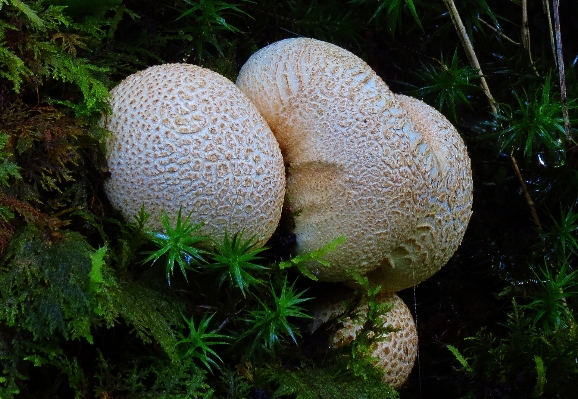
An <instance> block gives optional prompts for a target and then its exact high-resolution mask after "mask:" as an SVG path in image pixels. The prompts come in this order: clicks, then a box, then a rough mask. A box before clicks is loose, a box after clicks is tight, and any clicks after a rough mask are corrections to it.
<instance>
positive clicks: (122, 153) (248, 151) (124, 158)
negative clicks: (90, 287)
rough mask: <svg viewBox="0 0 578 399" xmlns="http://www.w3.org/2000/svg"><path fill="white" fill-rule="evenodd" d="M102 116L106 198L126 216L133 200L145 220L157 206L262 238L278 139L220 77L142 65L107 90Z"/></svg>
mask: <svg viewBox="0 0 578 399" xmlns="http://www.w3.org/2000/svg"><path fill="white" fill-rule="evenodd" d="M110 107H111V110H112V114H111V115H110V116H107V117H106V118H105V119H104V125H105V127H106V128H107V129H108V130H110V131H111V132H112V133H113V134H112V135H111V136H110V137H109V140H108V142H107V159H108V165H109V168H110V173H111V177H110V179H108V180H107V181H106V182H105V190H106V193H107V195H108V197H109V199H110V201H111V203H112V205H113V206H115V207H116V208H118V209H120V211H121V212H122V213H123V215H124V216H125V217H126V218H128V219H130V218H132V217H134V216H135V215H137V213H138V211H139V209H140V208H141V206H142V205H144V206H145V208H146V210H147V211H148V212H150V213H151V219H150V223H151V225H150V228H151V229H153V230H154V229H156V230H161V229H162V224H161V218H160V213H161V211H165V212H166V213H167V214H168V216H169V218H170V219H171V221H172V220H174V219H175V217H176V215H177V214H178V212H179V209H181V207H182V212H183V214H184V215H188V214H189V213H190V212H192V215H191V219H192V220H195V221H197V222H202V223H204V226H203V227H202V228H201V229H200V230H199V234H202V235H208V236H211V237H213V238H214V239H218V240H222V238H223V237H224V234H225V231H227V232H228V233H229V234H235V233H237V232H239V231H241V230H243V229H244V230H247V231H248V232H250V234H251V235H254V236H255V240H256V241H257V244H258V245H262V244H264V243H265V241H267V239H268V238H269V237H270V236H271V235H272V234H273V231H274V230H275V228H276V227H277V224H278V222H279V218H280V216H281V207H282V205H283V197H284V190H285V170H284V165H283V159H282V156H281V152H280V150H279V145H278V144H277V141H276V139H275V137H274V136H273V134H272V132H271V130H270V129H269V127H268V126H267V123H266V122H265V120H264V119H263V118H262V117H261V115H260V114H259V112H258V111H257V110H256V109H255V107H254V106H253V104H252V103H251V101H249V100H248V99H247V97H246V96H245V95H244V94H243V93H242V92H241V91H240V90H238V89H237V87H236V86H235V85H234V84H233V83H232V82H230V81H229V80H227V79H226V78H225V77H223V76H221V75H219V74H217V73H215V72H212V71H210V70H208V69H204V68H201V67H197V66H194V65H188V64H165V65H159V66H153V67H150V68H148V69H146V70H144V71H141V72H138V73H136V74H134V75H131V76H129V77H127V78H126V79H125V80H124V81H123V82H121V83H120V84H119V85H118V86H117V87H115V88H114V89H113V90H112V92H111V99H110Z"/></svg>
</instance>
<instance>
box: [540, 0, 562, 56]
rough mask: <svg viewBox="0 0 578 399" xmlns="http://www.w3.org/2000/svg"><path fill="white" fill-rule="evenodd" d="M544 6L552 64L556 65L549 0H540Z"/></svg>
mask: <svg viewBox="0 0 578 399" xmlns="http://www.w3.org/2000/svg"><path fill="white" fill-rule="evenodd" d="M542 6H543V7H544V14H546V17H548V28H549V30H550V45H551V46H552V55H553V56H554V65H556V67H558V64H557V62H556V44H555V43H554V27H553V26H552V13H551V12H550V0H542Z"/></svg>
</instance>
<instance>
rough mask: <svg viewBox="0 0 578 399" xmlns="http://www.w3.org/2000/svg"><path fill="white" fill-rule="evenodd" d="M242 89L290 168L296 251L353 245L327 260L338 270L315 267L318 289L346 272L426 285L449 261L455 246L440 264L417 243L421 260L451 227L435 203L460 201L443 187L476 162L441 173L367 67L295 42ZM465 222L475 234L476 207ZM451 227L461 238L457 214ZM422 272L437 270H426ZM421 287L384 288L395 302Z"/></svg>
mask: <svg viewBox="0 0 578 399" xmlns="http://www.w3.org/2000/svg"><path fill="white" fill-rule="evenodd" d="M237 85H238V86H239V87H240V88H241V90H242V91H243V92H244V93H246V94H247V96H248V97H249V98H250V99H251V100H252V101H253V102H254V103H255V105H256V106H257V108H258V109H259V111H260V112H261V114H262V115H263V116H264V117H265V119H266V120H267V122H268V123H269V126H270V127H271V129H272V130H273V133H274V134H275V136H276V137H277V140H278V141H279V144H280V147H281V151H282V153H283V156H284V159H285V162H286V164H288V165H289V168H288V176H287V198H288V201H289V208H290V209H291V210H292V211H293V212H294V213H295V215H296V216H295V230H294V232H295V234H296V236H297V246H298V248H297V251H298V252H299V253H306V252H309V251H312V250H315V249H318V248H320V247H322V246H323V245H325V244H327V243H328V242H330V241H332V240H333V239H335V238H336V237H338V236H340V235H346V236H347V240H346V242H345V243H344V244H342V245H340V246H339V247H338V248H337V250H336V251H334V252H332V253H330V254H328V255H327V256H326V259H327V260H328V261H329V262H330V263H331V266H330V267H327V268H326V267H323V266H320V265H319V264H316V263H315V264H314V263H312V264H310V265H309V269H310V271H311V272H313V273H314V274H316V275H317V276H318V277H319V279H320V280H325V281H347V280H350V277H349V275H348V273H347V270H348V269H355V270H357V271H358V272H359V273H361V274H367V273H369V272H371V271H373V270H376V269H377V268H378V267H380V266H384V267H385V268H387V267H389V268H394V269H406V270H408V271H409V272H404V273H402V274H403V275H404V276H407V275H411V276H412V277H414V276H416V277H420V278H426V277H428V276H429V275H431V274H433V273H434V272H435V271H437V270H439V268H440V267H441V266H442V265H443V263H445V262H446V261H447V256H446V254H447V253H448V252H452V253H453V251H454V250H455V247H457V244H456V245H453V246H452V249H450V250H448V249H446V248H435V247H434V246H431V245H428V246H427V248H428V250H429V249H431V250H433V251H434V252H435V251H442V254H441V255H438V254H434V253H432V254H429V253H427V252H424V251H421V246H420V245H421V244H420V243H419V242H418V243H417V244H416V245H415V248H413V247H412V250H413V249H415V251H413V252H412V251H408V250H407V247H408V246H410V245H411V243H412V242H414V241H416V240H417V241H419V240H422V241H428V240H429V241H435V242H438V241H436V239H434V238H433V236H434V235H435V234H438V233H437V229H440V228H442V229H445V226H443V225H442V226H440V225H438V224H435V223H437V220H434V219H435V217H433V216H432V215H436V214H437V209H438V208H440V207H444V206H446V205H444V204H436V201H437V199H435V198H441V197H440V194H439V193H440V192H444V190H445V191H448V192H449V194H448V195H446V196H445V197H444V198H446V199H448V200H450V201H451V200H453V198H454V195H453V193H454V192H453V191H452V190H453V188H452V187H450V186H447V187H445V188H440V187H439V185H440V184H445V183H446V182H451V181H453V180H452V178H449V177H448V176H449V175H450V174H452V173H456V172H454V170H456V169H460V168H462V167H463V168H466V169H467V170H468V172H467V173H470V172H469V162H467V163H466V164H464V165H459V164H452V163H451V161H448V162H447V163H439V160H438V156H437V155H436V154H437V153H436V149H435V148H434V147H432V145H431V144H430V141H429V140H430V139H429V137H428V134H426V133H424V132H422V131H421V130H420V128H419V127H418V126H417V125H416V124H415V123H414V122H413V118H412V117H410V115H408V113H407V111H406V108H405V106H404V104H405V103H404V102H403V101H400V99H399V98H398V97H397V96H396V95H395V94H393V93H392V92H391V91H390V90H389V88H388V86H387V85H386V84H385V83H384V82H383V80H381V79H380V78H379V77H378V76H377V75H376V74H375V72H374V71H373V70H372V69H371V68H370V67H369V66H368V65H367V64H366V63H365V62H364V61H363V60H361V59H360V58H358V57H356V56H355V55H353V54H352V53H350V52H348V51H346V50H344V49H342V48H340V47H337V46H335V45H332V44H329V43H325V42H321V41H318V40H313V39H305V38H299V39H287V40H283V41H280V42H277V43H274V44H272V45H270V46H268V47H265V48H263V49H261V50H260V51H258V52H257V53H255V54H254V55H253V56H252V57H251V58H250V59H249V60H248V61H247V63H246V64H245V65H244V66H243V68H242V69H241V72H240V74H239V78H238V80H237ZM436 123H437V122H436ZM458 137H459V136H458ZM460 140H461V139H460ZM451 142H452V144H453V143H454V142H455V140H454V141H451ZM436 143H437V142H436ZM439 143H440V145H441V144H443V143H444V141H443V140H442V141H439ZM456 145H458V144H456ZM460 145H461V147H460V149H459V151H462V152H463V153H464V154H465V147H464V146H463V142H461V141H460ZM448 151H449V152H451V151H453V150H452V149H450V150H448ZM440 154H442V155H443V152H441V153H440ZM466 157H467V156H466ZM460 159H461V158H460ZM445 166H450V168H449V170H447V173H446V171H442V168H444V167H445ZM457 173H458V177H461V176H463V175H464V173H462V172H461V171H460V172H457ZM467 173H466V174H467ZM456 179H457V178H456ZM470 180H471V178H470ZM466 186H467V185H466ZM470 188H471V185H470ZM459 192H461V191H459ZM455 193H457V192H455ZM432 198H434V199H433V200H432ZM469 198H471V194H470V196H469ZM459 201H462V200H461V199H459ZM460 203H461V202H460ZM432 206H433V207H434V209H433V210H432ZM447 207H448V208H449V209H454V208H456V207H454V206H452V205H448V206H447ZM463 212H465V214H466V215H467V217H464V216H462V215H458V217H457V219H458V220H459V221H461V222H463V221H464V220H465V222H466V224H467V219H468V218H469V214H470V208H469V206H466V207H465V209H464V210H463ZM444 217H446V219H447V218H449V219H450V220H449V222H450V224H451V227H449V228H452V229H454V228H456V225H457V223H454V222H453V220H452V218H454V215H453V214H452V213H451V212H446V213H444ZM443 221H444V222H445V221H446V220H443ZM430 222H435V223H434V224H433V225H431V226H430V225H429V224H428V223H430ZM440 222H441V220H440ZM458 230H459V231H458V233H457V234H455V235H454V236H455V237H459V238H460V240H461V236H462V235H463V231H464V230H465V225H464V226H461V227H458ZM446 235H448V234H446ZM415 237H418V238H417V239H416V238H415ZM417 241H416V242H417ZM443 241H444V240H442V242H443ZM408 243H409V244H408ZM458 244H459V241H458ZM424 248H425V246H424ZM412 257H415V259H414V258H412ZM430 259H431V261H429V260H430ZM426 260H428V262H429V263H428V262H426ZM421 265H426V267H429V268H430V269H428V270H418V269H419V268H421V267H422V266H421ZM417 282H419V281H418V280H417V279H413V278H411V279H409V280H407V279H406V280H404V279H401V278H400V279H398V280H396V281H395V282H394V283H392V284H384V285H385V286H386V289H387V290H388V291H391V292H393V291H397V290H400V289H403V288H407V287H410V286H412V285H414V284H416V283H417Z"/></svg>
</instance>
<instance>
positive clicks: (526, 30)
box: [522, 0, 540, 76]
mask: <svg viewBox="0 0 578 399" xmlns="http://www.w3.org/2000/svg"><path fill="white" fill-rule="evenodd" d="M522 45H523V46H524V48H525V49H526V50H527V51H528V58H529V59H530V64H531V65H532V69H534V73H535V74H536V76H540V74H539V73H538V70H537V69H536V67H535V66H534V60H533V59H532V48H531V46H530V25H529V24H528V0H522Z"/></svg>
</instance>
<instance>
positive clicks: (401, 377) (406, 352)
mask: <svg viewBox="0 0 578 399" xmlns="http://www.w3.org/2000/svg"><path fill="white" fill-rule="evenodd" d="M376 302H377V303H384V302H390V303H392V304H393V307H392V308H391V310H389V311H388V312H385V313H384V314H382V315H379V316H378V317H379V319H380V321H381V324H382V326H383V327H384V328H385V327H391V328H393V329H395V330H397V331H394V332H391V333H388V334H386V335H385V339H381V338H384V337H381V336H375V341H374V342H373V343H372V344H371V347H370V351H371V357H372V358H373V359H374V365H375V366H376V367H378V368H380V369H382V370H383V371H384V376H383V380H384V381H385V382H386V383H388V384H389V385H391V386H392V387H393V388H399V387H400V386H402V385H403V384H404V383H405V381H406V380H407V378H408V377H409V374H410V373H411V370H412V368H413V365H414V363H415V359H416V357H417V349H418V337H417V329H416V326H415V323H414V321H413V317H412V315H411V312H410V311H409V308H408V307H407V305H406V304H405V303H404V302H403V300H402V299H401V298H400V297H399V296H397V295H396V294H382V295H379V296H378V297H377V298H376ZM367 312H368V306H367V303H366V302H365V303H362V304H360V305H359V306H358V307H357V308H355V309H354V310H353V314H354V317H346V318H345V319H344V320H343V327H342V328H340V329H339V330H337V331H336V332H335V333H334V334H333V335H332V336H331V337H330V344H331V345H332V346H333V347H340V346H343V345H347V344H349V343H351V342H352V341H353V340H354V339H355V338H356V336H357V334H359V332H360V331H361V329H362V328H363V324H364V323H365V321H366V320H367ZM367 333H368V334H369V336H371V332H367ZM378 338H379V339H378Z"/></svg>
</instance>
